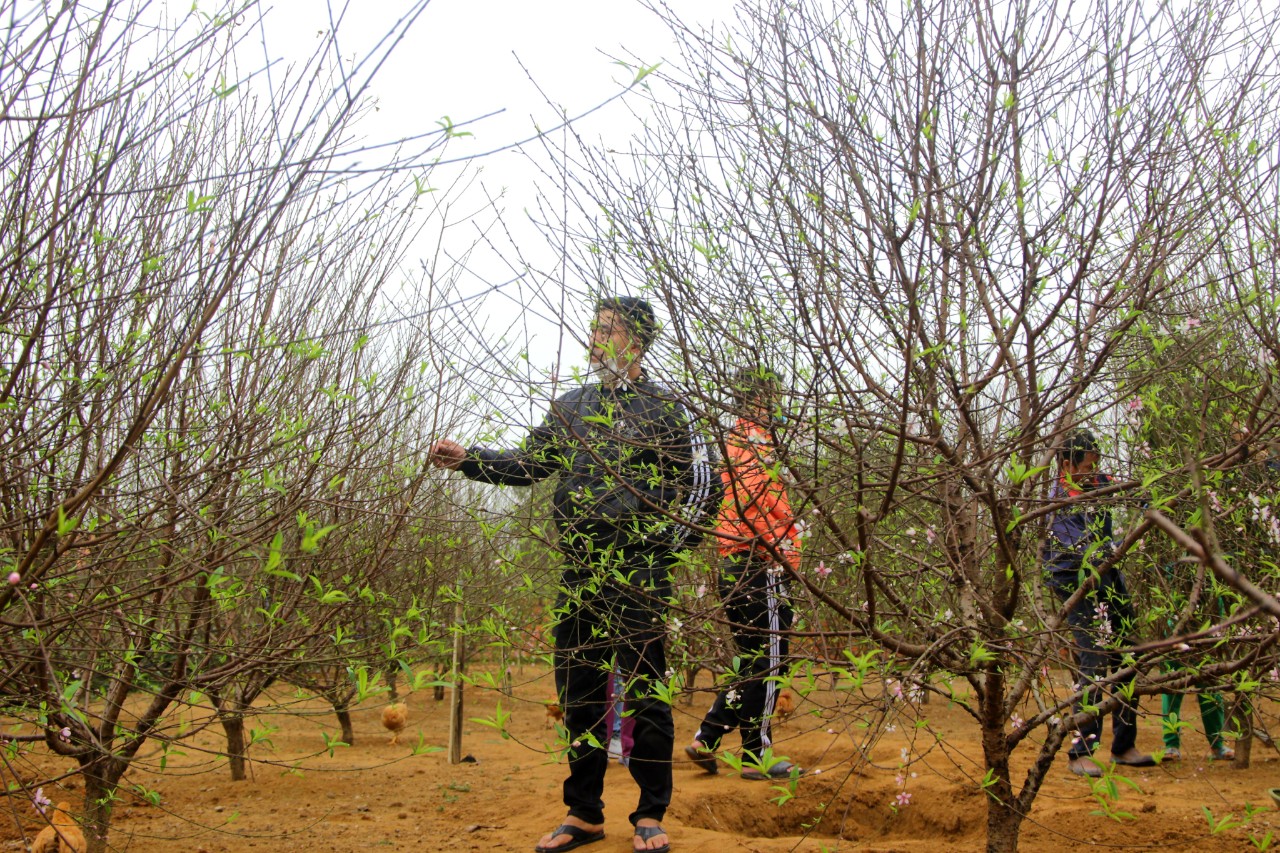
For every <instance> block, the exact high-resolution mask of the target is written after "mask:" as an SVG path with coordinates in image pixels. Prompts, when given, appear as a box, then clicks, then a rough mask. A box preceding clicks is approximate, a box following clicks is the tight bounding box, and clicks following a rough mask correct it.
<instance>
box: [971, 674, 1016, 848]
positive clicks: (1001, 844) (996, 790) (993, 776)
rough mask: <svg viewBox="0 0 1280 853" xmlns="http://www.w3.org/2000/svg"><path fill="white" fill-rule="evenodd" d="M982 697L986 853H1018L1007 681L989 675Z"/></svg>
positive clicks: (998, 676) (986, 678) (994, 675)
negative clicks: (1006, 706) (1006, 710)
mask: <svg viewBox="0 0 1280 853" xmlns="http://www.w3.org/2000/svg"><path fill="white" fill-rule="evenodd" d="M984 681H985V682H986V683H985V685H984V687H983V691H982V696H981V699H980V701H981V703H982V755H983V759H984V761H985V763H986V766H987V779H988V780H989V782H990V784H988V785H987V786H986V788H985V792H986V795H987V853H1016V851H1017V849H1018V833H1019V831H1020V830H1021V828H1022V814H1020V813H1019V811H1018V809H1017V808H1016V805H1015V802H1014V801H1015V797H1014V795H1013V783H1012V780H1011V779H1010V776H1009V738H1008V737H1007V736H1006V735H1005V731H1004V726H1005V723H1006V720H1005V717H1004V678H1003V677H1002V676H1001V675H1000V674H999V673H998V672H996V671H994V670H992V671H989V672H988V673H987V674H986V677H985V679H984Z"/></svg>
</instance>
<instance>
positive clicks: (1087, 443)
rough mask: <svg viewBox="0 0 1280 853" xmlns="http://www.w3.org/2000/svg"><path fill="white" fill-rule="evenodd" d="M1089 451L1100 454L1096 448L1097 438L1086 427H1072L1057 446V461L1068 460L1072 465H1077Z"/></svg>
mask: <svg viewBox="0 0 1280 853" xmlns="http://www.w3.org/2000/svg"><path fill="white" fill-rule="evenodd" d="M1090 453H1097V454H1099V455H1101V453H1102V451H1100V450H1099V449H1098V439H1096V438H1095V437H1094V435H1093V433H1092V432H1090V431H1089V430H1087V429H1074V430H1072V431H1071V432H1070V433H1068V434H1067V437H1066V439H1065V440H1064V441H1063V442H1062V444H1060V445H1059V446H1058V461H1059V462H1068V461H1069V462H1070V463H1071V464H1072V465H1079V464H1080V463H1081V462H1083V461H1084V457H1085V456H1086V455H1088V454H1090Z"/></svg>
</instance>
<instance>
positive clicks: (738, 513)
mask: <svg viewBox="0 0 1280 853" xmlns="http://www.w3.org/2000/svg"><path fill="white" fill-rule="evenodd" d="M725 451H726V454H725V468H724V470H723V471H722V472H721V473H720V480H721V482H722V483H724V500H723V501H722V502H721V504H720V516H719V518H718V520H717V523H716V536H717V537H718V538H719V544H720V556H722V557H727V556H729V555H730V554H737V553H740V552H742V551H750V550H752V549H756V550H759V551H762V552H763V553H764V554H766V555H770V556H771V552H770V550H769V548H768V547H767V546H768V545H773V546H774V548H775V549H776V550H777V551H780V552H781V553H782V555H783V557H784V558H785V559H786V562H787V564H788V565H789V566H791V568H792V569H799V568H800V541H799V530H797V529H796V524H795V516H793V515H792V514H791V501H790V500H788V498H787V488H786V486H785V485H783V483H782V480H781V478H780V476H779V471H778V465H777V460H776V459H775V457H774V450H773V439H772V438H771V437H770V435H769V432H768V431H767V430H766V429H764V428H763V427H761V426H760V425H759V424H756V423H752V422H751V421H749V420H747V419H745V418H739V419H738V422H737V423H736V424H734V427H733V431H732V432H731V433H730V434H729V440H728V441H727V442H726V443H725Z"/></svg>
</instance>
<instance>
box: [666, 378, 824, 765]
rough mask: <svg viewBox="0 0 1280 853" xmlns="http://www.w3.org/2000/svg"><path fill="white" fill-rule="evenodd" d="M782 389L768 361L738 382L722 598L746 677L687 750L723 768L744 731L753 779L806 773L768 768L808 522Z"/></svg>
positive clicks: (722, 698)
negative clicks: (791, 479) (781, 445)
mask: <svg viewBox="0 0 1280 853" xmlns="http://www.w3.org/2000/svg"><path fill="white" fill-rule="evenodd" d="M778 393H779V383H778V379H777V377H776V375H774V374H773V373H772V372H771V371H769V370H767V369H764V368H753V369H749V370H744V371H741V372H740V373H739V374H738V375H737V377H735V379H734V383H733V394H734V403H735V408H736V410H737V414H738V418H737V422H736V423H735V424H734V426H733V429H732V430H731V431H730V433H729V436H728V438H727V440H726V441H725V446H724V451H725V468H724V470H723V471H722V472H721V481H722V483H723V484H724V500H723V502H722V503H721V504H720V514H719V518H718V520H717V524H716V536H717V539H718V543H719V551H720V559H721V571H720V581H719V587H720V599H721V602H722V603H723V605H724V611H725V615H726V616H727V617H728V619H729V623H730V627H731V630H732V633H733V640H734V644H735V645H736V646H737V651H738V659H739V660H740V662H741V664H740V668H739V673H738V677H737V678H735V679H734V680H733V681H732V682H731V683H730V684H728V685H726V686H725V688H724V689H722V690H721V691H720V692H719V693H718V694H717V696H716V699H715V702H714V703H713V704H712V706H711V710H710V711H708V712H707V715H706V717H705V718H704V719H703V721H702V725H701V726H699V727H698V731H697V733H696V734H695V735H694V740H693V743H692V744H690V745H689V746H687V747H686V748H685V754H686V755H688V756H689V758H690V760H692V761H693V762H694V763H695V764H696V765H698V766H699V767H701V768H702V769H703V770H705V771H707V772H708V773H716V772H717V769H718V768H717V764H716V750H717V749H718V748H719V747H720V741H721V740H722V739H723V738H724V736H725V735H727V734H729V733H730V732H732V731H734V730H735V729H738V730H740V731H741V733H742V750H743V753H744V759H745V760H746V761H747V762H748V763H750V764H752V765H755V766H750V767H747V768H746V769H744V770H743V772H742V776H743V778H745V779H777V778H789V777H791V776H792V775H793V774H798V773H801V772H803V771H801V770H800V769H799V768H798V767H796V766H795V765H793V764H791V763H790V762H788V761H783V760H777V761H771V762H770V763H769V765H768V766H767V767H763V766H760V765H761V762H763V761H764V755H765V750H767V749H769V748H770V747H771V746H772V739H771V733H770V722H771V718H772V717H773V713H774V710H775V707H776V704H777V699H778V692H779V687H778V681H777V677H778V676H781V675H782V674H783V672H782V670H783V665H784V663H783V662H784V661H785V660H786V657H787V654H788V645H789V643H788V636H787V633H788V632H789V631H790V630H791V621H792V612H791V606H790V604H789V603H788V600H787V580H788V576H789V575H788V571H787V569H788V568H789V569H790V570H791V571H792V572H794V571H796V570H797V569H799V567H800V537H799V528H798V526H797V524H796V519H795V517H794V515H793V514H792V511H791V502H790V500H789V498H788V496H787V488H786V484H785V483H784V482H783V480H782V477H781V466H780V464H779V462H778V460H777V458H776V455H775V448H774V439H773V433H772V429H771V427H772V425H773V414H772V413H773V411H774V408H775V407H776V405H777V398H778Z"/></svg>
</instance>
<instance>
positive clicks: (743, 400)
mask: <svg viewBox="0 0 1280 853" xmlns="http://www.w3.org/2000/svg"><path fill="white" fill-rule="evenodd" d="M729 388H730V390H731V391H732V393H733V402H734V404H735V405H737V407H738V408H739V409H742V408H745V407H746V406H749V405H751V404H753V403H764V404H765V405H766V406H772V404H773V403H774V402H776V400H777V397H778V393H779V392H780V391H781V390H782V381H781V380H780V379H779V378H778V374H776V373H774V372H773V371H772V370H770V369H769V368H767V367H764V366H763V365H756V366H755V367H746V368H743V369H742V370H739V371H738V372H737V373H736V374H734V377H733V380H732V381H731V384H730V386H729Z"/></svg>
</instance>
